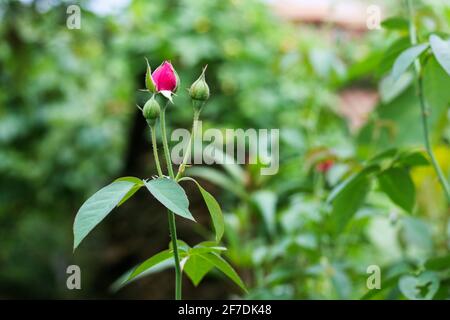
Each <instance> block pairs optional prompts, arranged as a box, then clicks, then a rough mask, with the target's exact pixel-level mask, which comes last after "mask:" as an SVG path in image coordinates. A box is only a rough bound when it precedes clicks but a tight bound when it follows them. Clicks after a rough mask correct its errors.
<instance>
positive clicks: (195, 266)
mask: <svg viewBox="0 0 450 320" xmlns="http://www.w3.org/2000/svg"><path fill="white" fill-rule="evenodd" d="M183 260H184V261H182V262H181V264H182V268H183V271H185V272H186V274H187V275H188V277H189V279H191V281H192V283H193V284H194V286H198V284H199V283H200V281H202V279H203V277H204V276H205V275H206V274H207V273H208V272H209V271H211V269H212V268H213V267H214V265H213V264H212V263H211V262H210V261H208V260H206V259H205V258H204V257H203V256H201V255H198V254H192V255H189V256H188V257H186V258H184V259H183Z"/></svg>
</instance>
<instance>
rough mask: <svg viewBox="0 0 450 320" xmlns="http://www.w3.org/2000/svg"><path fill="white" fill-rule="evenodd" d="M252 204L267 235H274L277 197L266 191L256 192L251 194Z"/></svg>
mask: <svg viewBox="0 0 450 320" xmlns="http://www.w3.org/2000/svg"><path fill="white" fill-rule="evenodd" d="M253 202H254V203H255V204H256V206H257V207H258V209H259V211H260V212H261V215H262V217H263V219H264V222H265V225H266V228H267V230H268V232H269V234H271V235H274V234H275V230H276V228H275V227H276V221H275V215H276V205H277V195H276V194H275V193H273V192H271V191H268V190H262V191H258V192H255V193H254V194H253Z"/></svg>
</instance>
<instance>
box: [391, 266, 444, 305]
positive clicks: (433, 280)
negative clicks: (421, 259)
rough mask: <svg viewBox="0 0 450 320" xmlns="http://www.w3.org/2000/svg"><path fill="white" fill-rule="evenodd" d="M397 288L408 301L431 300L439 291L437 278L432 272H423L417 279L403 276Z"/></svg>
mask: <svg viewBox="0 0 450 320" xmlns="http://www.w3.org/2000/svg"><path fill="white" fill-rule="evenodd" d="M398 287H399V289H400V291H401V293H402V294H403V295H404V296H405V297H406V298H408V299H410V300H431V299H432V298H433V297H434V295H435V294H436V292H437V291H438V289H439V277H438V276H437V274H436V273H434V272H432V271H425V272H424V273H422V274H420V275H419V276H417V277H414V276H410V275H405V276H403V277H401V278H400V280H399V282H398Z"/></svg>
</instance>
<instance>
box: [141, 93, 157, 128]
mask: <svg viewBox="0 0 450 320" xmlns="http://www.w3.org/2000/svg"><path fill="white" fill-rule="evenodd" d="M160 113H161V107H160V106H159V103H158V101H156V99H155V96H152V97H151V98H150V99H149V100H148V101H147V102H146V103H145V105H144V108H143V109H142V114H143V115H144V118H145V119H146V120H147V123H148V124H149V125H154V124H155V122H156V119H158V118H159V114H160Z"/></svg>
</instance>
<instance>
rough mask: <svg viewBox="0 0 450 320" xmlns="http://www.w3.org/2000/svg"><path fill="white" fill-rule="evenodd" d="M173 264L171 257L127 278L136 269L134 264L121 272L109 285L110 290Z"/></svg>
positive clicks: (117, 288) (118, 288) (115, 289)
mask: <svg viewBox="0 0 450 320" xmlns="http://www.w3.org/2000/svg"><path fill="white" fill-rule="evenodd" d="M174 265H175V262H174V260H173V259H166V260H164V261H161V262H160V263H158V264H155V265H154V266H152V267H150V268H148V269H147V270H145V271H143V272H141V273H140V274H139V275H137V276H135V277H133V278H132V279H130V280H129V278H130V276H131V274H132V273H133V271H134V270H135V269H136V267H137V266H136V267H134V268H132V269H130V270H128V271H127V272H125V273H124V274H122V275H121V276H120V277H119V278H118V279H116V281H114V283H113V284H112V285H111V287H110V290H111V291H112V292H116V291H118V290H120V289H121V288H123V287H124V286H126V285H128V284H130V283H131V282H134V281H136V280H138V279H141V278H144V277H146V276H148V275H151V274H154V273H157V272H160V271H163V270H165V269H167V268H170V267H173V266H174Z"/></svg>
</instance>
